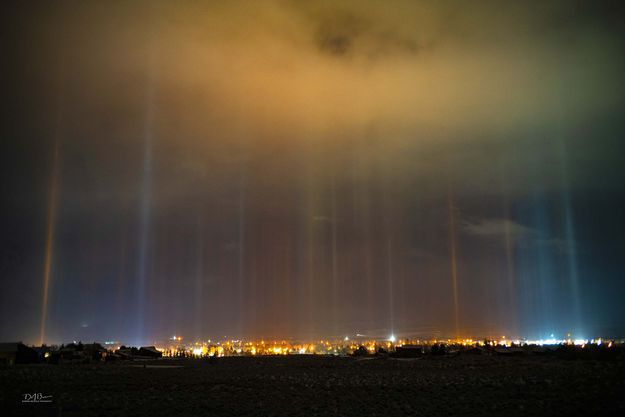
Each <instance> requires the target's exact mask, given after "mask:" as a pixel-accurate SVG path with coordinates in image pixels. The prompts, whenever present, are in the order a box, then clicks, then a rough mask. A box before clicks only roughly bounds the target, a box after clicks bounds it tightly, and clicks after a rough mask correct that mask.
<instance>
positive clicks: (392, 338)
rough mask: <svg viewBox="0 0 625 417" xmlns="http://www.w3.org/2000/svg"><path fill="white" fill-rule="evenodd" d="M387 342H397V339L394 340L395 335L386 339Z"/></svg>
mask: <svg viewBox="0 0 625 417" xmlns="http://www.w3.org/2000/svg"><path fill="white" fill-rule="evenodd" d="M388 340H389V341H390V342H391V343H395V340H397V339H395V335H394V334H392V335H391V337H389V338H388Z"/></svg>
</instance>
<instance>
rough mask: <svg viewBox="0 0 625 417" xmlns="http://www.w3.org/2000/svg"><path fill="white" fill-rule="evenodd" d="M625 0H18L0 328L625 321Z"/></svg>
mask: <svg viewBox="0 0 625 417" xmlns="http://www.w3.org/2000/svg"><path fill="white" fill-rule="evenodd" d="M619 3H620V2H618V1H594V2H587V1H523V2H521V1H519V2H501V1H472V2H458V1H373V0H370V1H279V0H272V1H229V2H212V1H207V2H195V1H168V2H154V1H152V2H99V3H95V2H93V3H91V2H55V3H51V2H10V3H8V4H5V5H3V6H2V13H1V15H2V17H1V18H0V19H1V22H0V42H1V47H2V67H1V68H2V70H1V72H0V73H1V74H2V77H1V80H2V86H1V88H2V91H3V97H4V100H3V101H2V124H1V126H0V138H1V139H2V147H1V149H2V152H1V153H0V159H1V162H2V165H1V167H0V170H1V171H0V185H1V186H2V188H1V189H0V199H1V200H0V201H1V203H2V205H1V207H0V288H1V291H0V313H1V314H2V320H1V321H0V339H2V340H5V339H6V340H15V339H22V340H24V341H28V342H37V341H39V338H40V336H41V334H42V333H43V335H44V339H45V340H47V341H49V342H60V341H67V340H74V339H76V340H77V339H81V340H83V341H88V340H89V341H90V340H122V341H126V342H137V343H138V342H148V341H154V340H158V339H161V338H165V337H169V336H171V335H172V334H174V333H175V334H182V335H183V336H184V337H186V338H189V339H193V338H204V339H206V338H209V337H210V338H213V339H214V338H217V337H223V336H228V337H239V336H242V337H301V338H308V337H313V336H314V337H318V336H323V337H327V336H337V337H342V335H349V334H355V333H362V334H370V335H374V336H387V335H389V334H391V333H395V334H398V335H413V334H419V335H426V336H439V335H449V336H453V335H454V334H459V335H466V336H479V337H482V336H492V335H501V334H507V335H510V336H522V337H532V338H534V337H545V336H549V335H550V334H551V333H558V334H559V335H561V336H564V335H565V334H566V333H567V332H573V333H575V334H576V335H578V336H586V337H593V336H595V335H605V336H623V333H624V332H625V321H624V320H623V317H624V314H625V309H624V307H623V303H622V298H623V296H624V295H625V281H624V280H625V274H624V272H623V270H624V269H623V268H624V266H625V256H624V255H625V238H624V237H623V236H624V233H625V221H624V217H623V213H625V200H624V196H625V189H624V187H623V184H624V183H625V167H624V165H623V163H622V158H623V156H622V155H623V153H624V151H625V145H623V140H624V133H625V121H624V119H623V111H624V109H625V81H623V80H624V78H623V74H624V73H625V55H624V53H623V51H624V50H625V48H624V46H625V29H624V27H623V25H622V22H623V19H624V18H625V13H624V12H623V8H622V7H621V6H620V5H619ZM55 149H56V153H55ZM55 155H57V157H56V158H55ZM46 248H48V250H46ZM46 254H47V256H46ZM46 260H47V261H48V262H46ZM46 265H48V267H46ZM46 276H47V277H48V278H47V281H48V288H47V290H46V289H45V281H46ZM454 282H455V288H456V290H455V291H454ZM454 294H455V295H454ZM454 299H455V300H457V301H456V302H454ZM44 300H45V301H44ZM42 309H43V311H42ZM42 320H43V326H42Z"/></svg>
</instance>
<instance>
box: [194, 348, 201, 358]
mask: <svg viewBox="0 0 625 417" xmlns="http://www.w3.org/2000/svg"><path fill="white" fill-rule="evenodd" d="M202 353H203V352H202V348H195V349H193V354H194V355H195V356H202Z"/></svg>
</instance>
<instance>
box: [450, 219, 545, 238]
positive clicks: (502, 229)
mask: <svg viewBox="0 0 625 417" xmlns="http://www.w3.org/2000/svg"><path fill="white" fill-rule="evenodd" d="M462 230H463V232H464V233H466V234H468V235H473V236H480V237H486V238H500V237H503V236H506V235H508V236H510V237H512V238H521V237H526V236H538V235H539V234H540V233H539V232H538V231H537V230H535V229H532V228H529V227H526V226H523V225H522V224H519V223H516V222H514V221H512V220H509V219H481V220H479V221H477V222H473V223H470V222H467V221H465V222H464V223H463V225H462Z"/></svg>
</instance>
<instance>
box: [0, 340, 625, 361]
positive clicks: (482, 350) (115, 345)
mask: <svg viewBox="0 0 625 417" xmlns="http://www.w3.org/2000/svg"><path fill="white" fill-rule="evenodd" d="M624 348H625V340H620V339H618V340H614V339H602V338H597V339H553V338H552V339H544V340H508V339H506V338H505V337H504V338H501V339H499V340H491V339H482V340H474V339H444V340H440V339H430V340H421V339H395V337H394V336H391V337H390V338H389V339H387V340H376V339H363V338H355V339H353V340H352V339H350V338H349V337H345V338H344V339H342V340H317V341H311V342H294V341H287V340H274V341H265V340H260V341H243V340H238V339H237V340H226V341H212V340H207V341H201V342H200V341H196V342H186V341H185V340H184V339H183V338H182V337H181V336H173V337H172V338H170V339H168V340H167V341H163V342H161V343H160V344H156V345H149V346H138V347H137V346H126V345H124V344H121V343H119V342H116V341H106V342H103V343H98V342H93V343H83V342H81V341H72V342H71V343H67V344H61V345H49V346H48V345H45V344H44V345H41V346H27V345H26V344H24V343H21V342H11V343H0V365H13V364H27V363H49V364H61V363H90V362H93V361H100V362H114V361H129V360H130V361H133V360H136V361H141V360H154V359H168V358H196V359H202V358H204V359H216V358H220V357H224V356H271V355H328V356H356V357H374V356H378V357H379V356H388V357H392V358H419V357H423V356H455V355H465V354H469V355H502V356H508V355H549V354H558V355H561V354H565V355H567V354H575V355H580V354H581V355H587V356H588V355H591V356H592V355H609V354H614V353H622V351H623V349H624Z"/></svg>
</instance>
